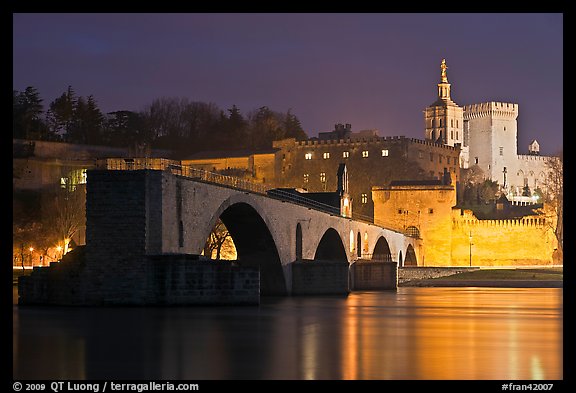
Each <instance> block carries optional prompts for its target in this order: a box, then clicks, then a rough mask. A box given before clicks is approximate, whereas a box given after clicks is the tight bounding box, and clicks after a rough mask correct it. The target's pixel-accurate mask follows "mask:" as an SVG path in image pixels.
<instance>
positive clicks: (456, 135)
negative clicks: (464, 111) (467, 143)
mask: <svg viewBox="0 0 576 393" xmlns="http://www.w3.org/2000/svg"><path fill="white" fill-rule="evenodd" d="M456 124H458V120H456ZM456 140H458V131H456Z"/></svg>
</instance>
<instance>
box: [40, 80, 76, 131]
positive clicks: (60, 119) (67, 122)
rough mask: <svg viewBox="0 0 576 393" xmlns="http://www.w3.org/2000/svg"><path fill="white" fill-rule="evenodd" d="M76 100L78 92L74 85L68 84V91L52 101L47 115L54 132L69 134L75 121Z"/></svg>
mask: <svg viewBox="0 0 576 393" xmlns="http://www.w3.org/2000/svg"><path fill="white" fill-rule="evenodd" d="M76 100H77V98H76V93H75V92H74V90H73V89H72V86H68V89H67V90H66V92H64V93H62V95H61V96H60V97H58V98H56V99H55V100H54V101H52V102H51V103H50V108H49V109H48V113H47V114H46V117H47V120H48V126H49V127H50V130H51V131H52V132H53V133H54V134H57V135H63V136H65V137H67V136H68V133H69V131H70V129H71V128H72V125H73V121H74V108H75V107H76Z"/></svg>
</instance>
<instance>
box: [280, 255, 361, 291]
mask: <svg viewBox="0 0 576 393" xmlns="http://www.w3.org/2000/svg"><path fill="white" fill-rule="evenodd" d="M291 267H292V294H293V295H345V294H348V293H349V292H350V285H349V278H348V276H349V265H348V262H344V263H343V262H340V261H320V260H299V261H297V262H294V263H292V264H291Z"/></svg>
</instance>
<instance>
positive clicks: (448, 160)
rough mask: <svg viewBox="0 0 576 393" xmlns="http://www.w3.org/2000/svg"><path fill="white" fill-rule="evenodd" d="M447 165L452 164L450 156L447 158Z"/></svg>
mask: <svg viewBox="0 0 576 393" xmlns="http://www.w3.org/2000/svg"><path fill="white" fill-rule="evenodd" d="M446 164H450V156H446Z"/></svg>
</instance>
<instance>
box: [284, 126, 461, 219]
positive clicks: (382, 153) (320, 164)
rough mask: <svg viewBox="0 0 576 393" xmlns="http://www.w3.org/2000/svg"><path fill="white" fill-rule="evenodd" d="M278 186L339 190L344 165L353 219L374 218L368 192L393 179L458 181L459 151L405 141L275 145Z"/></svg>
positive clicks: (385, 139)
mask: <svg viewBox="0 0 576 393" xmlns="http://www.w3.org/2000/svg"><path fill="white" fill-rule="evenodd" d="M274 147H275V148H277V149H278V151H277V152H276V162H275V165H276V168H275V173H276V179H277V180H276V182H277V184H280V183H281V184H282V187H294V188H305V189H307V190H308V191H311V192H322V191H326V190H333V189H336V188H337V177H336V173H337V170H338V165H339V164H341V163H345V164H346V168H347V170H348V179H349V180H348V181H349V192H350V196H351V199H352V202H353V204H354V214H355V215H358V216H365V217H367V218H370V219H372V217H373V215H374V204H373V202H372V187H373V186H380V185H385V184H389V183H390V182H391V181H393V180H414V179H417V180H418V179H419V180H434V179H436V180H437V179H441V178H442V176H443V174H444V171H445V170H446V171H449V172H450V174H451V177H452V179H453V181H458V180H459V177H460V172H459V165H458V157H459V153H460V151H459V148H458V147H453V146H446V145H443V144H438V143H434V142H428V141H424V140H420V139H414V138H406V137H403V136H393V137H371V138H362V137H360V138H356V137H354V136H352V137H351V138H349V139H340V140H334V139H333V140H308V141H296V140H295V139H286V140H282V141H276V142H274Z"/></svg>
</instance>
